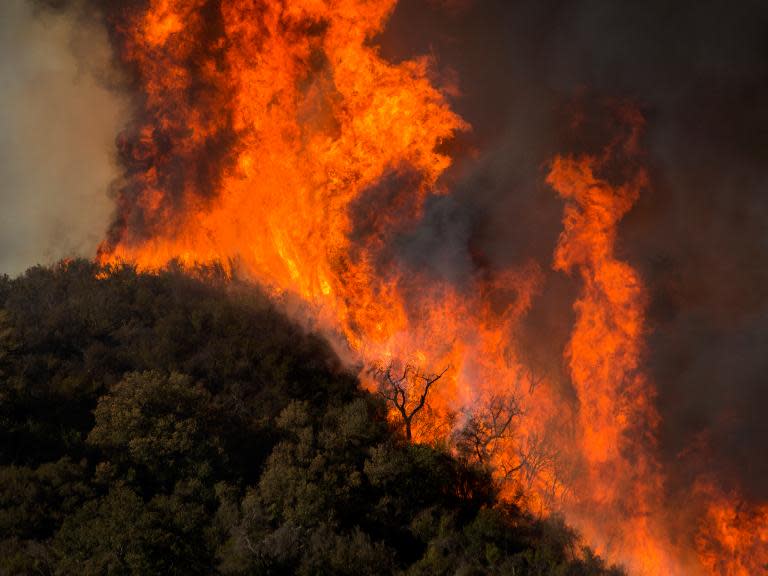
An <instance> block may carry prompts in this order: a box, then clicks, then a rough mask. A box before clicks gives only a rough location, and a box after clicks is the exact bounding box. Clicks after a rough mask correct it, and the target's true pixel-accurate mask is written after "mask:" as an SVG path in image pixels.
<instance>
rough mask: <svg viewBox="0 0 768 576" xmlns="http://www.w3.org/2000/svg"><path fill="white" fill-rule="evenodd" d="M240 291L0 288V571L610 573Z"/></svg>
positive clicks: (144, 281) (65, 284)
mask: <svg viewBox="0 0 768 576" xmlns="http://www.w3.org/2000/svg"><path fill="white" fill-rule="evenodd" d="M386 414H387V406H386V403H385V401H384V400H383V399H381V398H380V397H378V396H376V395H371V394H368V393H366V392H364V391H362V390H361V389H360V388H359V387H358V385H357V380H356V378H355V377H354V376H353V375H351V374H349V373H348V372H346V371H345V370H344V369H343V367H342V366H341V364H340V363H339V361H338V359H337V358H336V356H335V355H334V354H333V353H332V351H331V349H330V348H329V346H328V345H327V344H326V343H325V342H324V341H323V340H322V339H320V338H318V337H317V336H314V335H312V334H307V333H306V332H305V331H303V330H302V329H301V328H300V327H298V326H297V325H296V324H295V323H292V322H290V321H289V320H287V319H286V318H285V317H284V316H283V315H282V314H281V313H279V312H278V311H277V310H276V309H275V308H274V307H273V306H272V305H271V304H270V303H269V301H268V300H267V299H266V298H265V297H264V296H263V295H261V294H260V293H259V292H258V291H257V290H255V289H254V288H253V287H252V286H243V285H240V284H238V283H237V282H224V281H223V279H222V277H221V274H220V273H219V272H218V271H217V270H215V269H213V270H199V271H198V272H197V274H196V277H194V278H193V277H192V276H190V275H186V274H182V273H181V272H179V271H177V270H176V271H175V270H169V271H166V272H164V273H161V274H158V275H141V274H137V273H136V272H135V271H134V270H133V269H131V268H130V267H118V268H114V269H110V270H107V271H104V270H100V269H99V268H97V267H96V266H94V265H93V264H91V263H88V262H83V261H75V262H69V263H67V264H62V265H59V266H56V267H54V268H41V267H38V268H33V269H31V270H29V271H28V272H27V273H26V274H25V275H24V276H22V277H20V278H16V279H8V278H0V574H3V575H5V574H7V575H15V574H50V575H53V574H62V575H63V574H79V575H91V574H93V575H97V574H98V575H101V574H126V575H139V574H141V575H147V574H150V575H151V574H231V575H250V574H265V575H266V574H305V575H320V574H354V575H362V576H364V575H369V574H370V575H373V574H419V575H427V574H548V575H549V574H564V575H574V576H576V575H579V576H580V575H588V574H594V575H598V574H609V573H610V572H609V571H608V570H607V569H605V567H604V566H603V565H602V563H601V562H600V560H599V559H597V558H595V557H594V556H593V555H592V554H591V553H589V552H588V551H582V550H581V549H580V548H579V545H578V539H577V537H576V535H575V534H574V533H573V532H571V531H570V530H569V529H568V528H567V527H565V526H564V525H563V524H562V523H560V522H557V521H547V522H541V521H536V520H534V519H531V518H528V517H526V516H525V515H524V514H522V513H521V512H520V511H519V510H516V509H514V508H513V507H509V506H505V505H502V504H501V503H499V502H498V501H497V500H496V495H495V487H494V485H493V482H492V481H491V479H490V477H489V476H488V473H487V468H486V467H480V466H477V467H474V466H472V465H469V464H467V462H466V460H462V459H457V458H455V457H454V456H452V455H451V454H450V453H448V452H447V451H446V450H445V449H444V448H439V447H432V446H426V445H420V444H413V443H410V442H407V441H406V440H405V438H404V437H403V435H402V434H400V433H399V431H398V430H396V429H392V428H390V426H389V424H388V423H387V419H386Z"/></svg>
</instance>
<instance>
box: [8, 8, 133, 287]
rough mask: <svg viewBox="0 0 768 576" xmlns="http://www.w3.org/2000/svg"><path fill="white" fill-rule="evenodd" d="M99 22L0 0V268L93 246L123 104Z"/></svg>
mask: <svg viewBox="0 0 768 576" xmlns="http://www.w3.org/2000/svg"><path fill="white" fill-rule="evenodd" d="M109 60H110V49H109V45H108V42H107V38H106V33H105V31H104V29H103V27H100V26H99V25H98V23H97V22H93V21H91V22H76V21H75V19H74V18H72V17H71V16H70V15H64V14H53V13H49V12H38V11H36V10H35V9H34V7H33V6H32V5H31V4H30V3H29V2H27V1H25V0H4V1H3V2H2V3H0V273H9V274H16V273H19V272H22V271H23V270H24V269H26V268H27V267H29V266H32V265H34V264H38V263H48V262H52V261H54V260H58V259H60V258H62V257H71V256H87V257H90V256H92V255H93V254H94V253H95V250H96V246H97V245H98V243H99V242H100V241H101V240H103V237H104V233H105V231H106V229H107V225H108V222H109V218H110V215H111V212H112V210H113V204H112V201H111V199H110V197H109V195H108V194H107V191H108V189H109V186H110V183H111V181H112V180H113V179H114V178H115V175H116V174H117V170H116V167H115V165H114V162H113V156H114V140H115V135H116V134H117V132H118V129H119V125H120V121H121V118H122V117H124V114H125V111H124V106H123V104H122V102H121V99H120V98H119V97H118V96H116V95H115V93H114V92H111V91H110V90H108V89H107V88H106V87H105V81H106V80H107V78H106V77H105V76H104V74H105V73H106V72H107V71H108V64H109Z"/></svg>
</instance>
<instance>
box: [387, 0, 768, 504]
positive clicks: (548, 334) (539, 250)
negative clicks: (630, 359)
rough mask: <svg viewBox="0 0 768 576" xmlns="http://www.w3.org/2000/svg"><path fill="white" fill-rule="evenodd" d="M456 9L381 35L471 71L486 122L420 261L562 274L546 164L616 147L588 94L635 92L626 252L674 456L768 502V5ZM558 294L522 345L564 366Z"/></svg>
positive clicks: (464, 98) (621, 97) (424, 232)
mask: <svg viewBox="0 0 768 576" xmlns="http://www.w3.org/2000/svg"><path fill="white" fill-rule="evenodd" d="M447 8H448V9H446V5H445V3H444V2H430V3H427V2H422V1H418V0H401V2H400V4H399V5H398V8H397V9H396V11H395V14H394V15H393V18H392V20H391V22H390V25H389V28H388V30H387V31H386V32H385V33H384V35H383V37H382V38H381V42H382V45H383V52H384V54H385V56H386V57H388V58H391V59H394V60H399V59H403V58H406V57H408V56H409V55H410V54H413V53H429V54H431V55H432V56H433V58H434V60H435V62H436V68H437V74H438V75H440V76H441V77H442V78H443V80H444V82H455V81H456V79H458V92H459V93H460V95H459V96H458V97H457V98H456V99H455V102H454V107H455V109H456V110H457V111H458V112H459V113H460V114H461V115H462V116H463V118H465V119H466V120H467V121H468V122H469V123H470V124H471V125H472V127H473V130H472V132H471V133H470V134H469V135H467V136H466V137H465V138H466V141H462V142H461V143H459V144H458V145H459V146H461V147H462V148H464V149H467V150H472V151H474V152H475V153H474V154H469V155H467V156H468V157H469V159H468V160H465V161H463V162H460V163H459V165H458V166H457V167H456V168H455V169H454V171H453V174H452V178H453V179H454V182H453V183H452V188H453V190H454V193H453V195H452V197H451V199H450V200H448V199H442V198H440V199H438V200H437V201H436V202H433V203H431V204H430V205H428V207H427V208H428V209H427V214H426V216H425V218H424V220H423V222H422V224H421V227H420V228H418V229H417V230H416V231H414V232H413V233H412V234H411V235H410V236H409V240H410V243H408V244H407V250H406V251H405V253H404V259H405V260H406V261H412V260H414V257H413V256H412V255H414V254H415V255H423V254H424V253H425V252H427V251H428V250H429V249H430V247H431V246H434V245H439V246H443V247H451V253H452V254H454V255H456V256H455V258H454V259H453V260H450V261H448V260H446V259H445V258H442V259H437V260H432V261H431V262H432V265H433V266H435V265H437V266H439V267H440V270H438V271H437V273H438V274H444V275H450V273H451V272H450V271H451V270H453V268H454V267H455V266H457V265H459V266H462V267H466V261H467V259H468V258H472V260H473V262H474V263H475V264H476V265H482V266H491V267H493V266H503V265H505V264H508V263H510V262H511V263H515V262H518V263H519V262H524V261H525V260H527V259H528V258H534V259H536V260H537V261H539V262H541V263H542V264H543V266H544V267H545V268H546V267H547V262H551V255H552V250H553V249H554V246H555V244H556V241H557V235H558V233H559V230H560V216H561V211H562V206H561V205H560V203H559V202H557V201H556V200H555V199H554V195H553V193H552V191H551V190H547V189H546V188H545V187H544V186H543V184H542V182H543V180H544V175H545V173H546V164H547V161H548V160H549V159H550V158H551V157H552V156H553V155H554V154H556V153H563V152H565V153H569V152H570V153H577V154H578V153H584V152H590V151H594V150H596V149H597V148H598V147H599V146H602V145H604V144H605V143H606V141H607V137H609V136H610V135H609V134H607V133H606V132H605V131H602V130H600V129H598V128H597V127H598V126H600V125H601V114H602V115H605V108H602V109H601V108H600V107H599V106H598V107H597V108H596V109H595V108H594V107H592V109H590V107H589V106H587V105H586V103H588V102H606V101H614V102H615V101H623V102H631V103H633V104H634V105H636V106H637V107H639V108H640V110H641V111H642V112H643V115H644V116H645V118H646V133H645V136H644V138H643V141H642V147H643V149H644V150H645V157H644V158H643V162H644V164H645V165H646V167H647V169H648V172H649V175H650V187H649V189H648V190H645V191H644V193H643V195H642V197H641V199H640V202H639V204H638V205H637V206H636V207H635V208H634V210H633V211H632V212H631V213H630V214H629V215H628V216H627V217H626V218H625V220H624V222H623V223H622V225H621V227H620V250H621V256H622V258H625V259H627V260H628V261H630V262H631V263H632V264H633V265H634V266H636V267H638V268H639V269H640V271H641V272H642V276H643V279H644V282H645V283H646V285H647V286H648V288H649V291H650V294H649V297H650V319H649V320H650V333H649V334H648V345H649V346H648V350H647V360H646V364H648V365H650V370H651V374H650V376H651V378H652V380H653V381H654V383H655V385H656V387H657V388H658V391H659V398H658V402H659V410H660V412H661V416H662V422H663V424H662V427H661V430H660V434H661V437H660V447H661V451H662V458H663V460H664V467H665V469H666V470H667V471H668V472H669V474H670V483H671V485H672V488H673V489H674V488H675V487H676V486H680V487H681V489H685V488H686V487H688V486H690V482H691V481H692V478H693V477H694V476H695V475H698V474H702V473H705V472H706V474H707V476H708V477H709V478H713V479H714V480H715V481H716V482H718V483H719V484H720V485H721V486H722V487H723V488H724V489H726V490H728V489H732V488H738V489H741V490H744V491H745V492H746V494H747V496H748V497H751V498H755V499H765V498H767V497H768V444H766V443H765V441H764V439H765V438H766V437H768V424H766V422H768V420H766V418H765V417H764V406H765V403H766V400H767V399H768V379H766V377H765V374H766V373H768V360H766V358H767V357H766V355H765V350H766V349H768V322H767V321H768V265H767V264H766V263H768V235H766V223H768V172H767V171H766V169H765V167H766V166H767V165H768V145H766V137H768V105H766V102H768V67H767V66H766V62H768V36H767V35H766V34H765V30H766V29H768V9H766V7H765V5H764V3H760V2H750V1H746V2H739V3H730V2H724V1H709V2H674V3H669V2H660V1H657V2H642V3H632V4H630V3H617V2H604V1H603V2H601V1H595V0H591V1H581V2H557V1H544V2H538V1H537V2H502V1H483V2H480V1H475V2H469V1H468V2H450V3H449V6H447ZM446 214H448V215H449V216H450V219H451V222H452V224H451V225H450V226H444V225H443V223H444V222H445V220H446ZM456 220H459V221H460V222H461V224H460V225H456V224H454V223H453V222H454V221H456ZM465 240H466V241H465ZM462 242H463V244H462ZM457 244H459V245H462V246H464V249H463V251H462V250H460V249H457V248H456V247H455V246H456V245H457ZM414 262H415V263H416V264H417V265H422V264H423V257H422V259H421V260H419V259H418V258H417V259H416V260H414ZM457 263H458V264H457ZM543 291H544V297H540V298H539V299H538V300H537V301H536V302H535V303H534V307H533V309H532V311H531V313H530V314H529V316H528V318H527V324H526V331H525V334H524V335H522V337H523V338H524V340H525V341H527V342H529V344H528V346H529V347H530V348H531V349H532V350H534V349H536V350H538V352H537V353H538V354H543V353H542V349H546V350H547V351H548V352H547V353H546V354H544V356H546V357H548V358H557V357H558V350H562V346H563V345H564V343H565V341H566V339H567V333H568V332H567V329H565V328H564V327H565V326H568V325H569V322H570V320H571V316H570V314H571V312H570V310H568V309H567V306H570V303H571V302H572V301H573V298H572V297H569V294H570V293H571V292H570V288H568V287H566V286H565V285H564V283H563V279H562V277H560V276H558V275H557V274H556V273H554V272H550V274H549V277H548V278H547V281H546V283H545V286H544V289H543ZM552 294H556V297H552V296H551V295H552ZM564 302H567V303H568V304H567V306H566V307H564V306H563V303H564ZM550 363H551V361H550Z"/></svg>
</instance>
